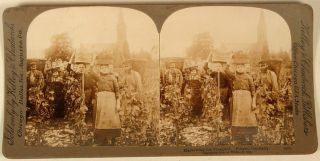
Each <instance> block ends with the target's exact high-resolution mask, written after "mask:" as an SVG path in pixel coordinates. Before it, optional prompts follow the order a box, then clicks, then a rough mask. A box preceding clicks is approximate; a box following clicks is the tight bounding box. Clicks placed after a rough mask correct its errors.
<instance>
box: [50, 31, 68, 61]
mask: <svg viewBox="0 0 320 161" xmlns="http://www.w3.org/2000/svg"><path fill="white" fill-rule="evenodd" d="M72 53H73V48H72V45H71V38H70V37H69V35H68V34H67V33H61V34H57V35H54V36H53V37H52V38H51V46H50V47H49V48H47V49H46V51H45V57H46V59H48V60H52V61H55V60H57V59H61V60H64V61H69V59H70V58H71V55H72Z"/></svg>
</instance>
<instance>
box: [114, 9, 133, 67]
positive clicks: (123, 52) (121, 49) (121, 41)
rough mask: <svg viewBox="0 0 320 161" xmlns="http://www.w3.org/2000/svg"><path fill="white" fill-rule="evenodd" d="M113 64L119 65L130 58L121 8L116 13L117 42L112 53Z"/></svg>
mask: <svg viewBox="0 0 320 161" xmlns="http://www.w3.org/2000/svg"><path fill="white" fill-rule="evenodd" d="M114 57H115V59H114V66H116V67H119V66H121V64H122V63H123V62H124V61H125V60H126V59H129V58H130V52H129V45H128V41H127V26H126V23H125V21H124V15H123V12H122V10H121V9H120V10H119V13H118V23H117V43H116V52H115V53H114Z"/></svg>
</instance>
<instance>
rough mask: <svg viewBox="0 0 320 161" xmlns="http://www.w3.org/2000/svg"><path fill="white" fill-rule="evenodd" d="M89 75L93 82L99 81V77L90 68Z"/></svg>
mask: <svg viewBox="0 0 320 161" xmlns="http://www.w3.org/2000/svg"><path fill="white" fill-rule="evenodd" d="M89 75H90V76H91V77H92V79H93V80H95V81H98V80H99V75H98V74H97V73H96V72H95V71H93V68H90V71H89Z"/></svg>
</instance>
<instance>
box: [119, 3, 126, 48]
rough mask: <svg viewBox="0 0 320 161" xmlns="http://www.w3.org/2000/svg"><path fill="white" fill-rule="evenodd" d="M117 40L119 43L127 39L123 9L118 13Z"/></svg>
mask: <svg viewBox="0 0 320 161" xmlns="http://www.w3.org/2000/svg"><path fill="white" fill-rule="evenodd" d="M117 40H118V43H123V42H125V41H127V26H126V23H125V22H124V18H123V13H122V10H121V9H120V10H119V13H118V24H117Z"/></svg>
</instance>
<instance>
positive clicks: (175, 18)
mask: <svg viewBox="0 0 320 161" xmlns="http://www.w3.org/2000/svg"><path fill="white" fill-rule="evenodd" d="M261 11H263V12H264V17H265V22H266V30H267V41H268V44H269V50H270V51H275V52H276V51H279V50H284V51H289V50H290V48H291V36H290V30H289V27H288V25H287V23H286V22H285V20H284V19H282V17H281V16H280V15H278V14H277V13H275V12H273V11H269V10H265V9H260V8H253V7H221V6H206V7H192V8H187V9H182V10H179V11H177V12H175V13H173V14H172V15H170V16H169V18H167V20H166V21H165V23H164V24H163V26H162V29H161V33H160V52H161V54H160V56H161V57H170V56H178V57H183V56H185V53H186V49H187V48H188V47H189V46H190V45H191V43H192V38H193V36H194V35H196V34H198V33H202V32H209V33H210V35H211V36H212V37H213V41H214V42H213V43H214V44H213V46H214V47H215V48H219V46H220V45H221V44H222V43H224V44H239V43H240V44H242V43H243V44H252V43H254V42H256V39H257V25H258V21H259V17H260V13H261ZM226 48H228V46H226Z"/></svg>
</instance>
